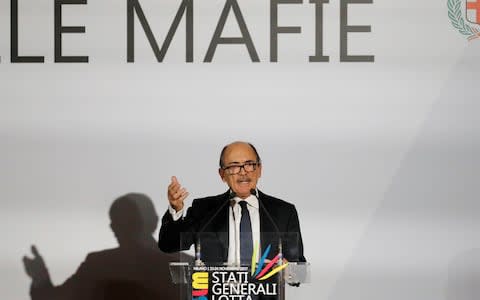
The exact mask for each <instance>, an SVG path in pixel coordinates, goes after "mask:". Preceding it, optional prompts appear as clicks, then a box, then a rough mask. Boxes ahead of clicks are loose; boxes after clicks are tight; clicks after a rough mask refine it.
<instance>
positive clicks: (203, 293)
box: [192, 266, 279, 300]
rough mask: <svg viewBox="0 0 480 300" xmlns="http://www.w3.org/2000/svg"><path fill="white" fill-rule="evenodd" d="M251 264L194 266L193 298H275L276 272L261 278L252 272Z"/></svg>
mask: <svg viewBox="0 0 480 300" xmlns="http://www.w3.org/2000/svg"><path fill="white" fill-rule="evenodd" d="M252 275H253V274H252V270H251V268H250V267H234V266H203V267H200V266H195V267H193V269H192V299H193V300H252V299H258V298H259V297H262V298H263V296H269V297H273V298H275V299H276V298H277V296H278V295H279V283H278V281H277V278H276V276H272V277H268V278H265V279H263V280H260V279H257V278H255V277H254V276H252Z"/></svg>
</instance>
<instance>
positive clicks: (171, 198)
mask: <svg viewBox="0 0 480 300" xmlns="http://www.w3.org/2000/svg"><path fill="white" fill-rule="evenodd" d="M167 194H168V202H169V203H170V205H171V206H172V207H173V208H174V209H175V211H179V210H181V209H183V201H184V200H185V198H187V197H188V195H189V193H188V192H187V190H186V189H185V188H184V187H182V186H181V185H180V183H179V182H178V179H177V177H175V176H172V181H171V182H170V184H169V185H168V193H167Z"/></svg>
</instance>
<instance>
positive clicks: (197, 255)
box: [195, 191, 236, 265]
mask: <svg viewBox="0 0 480 300" xmlns="http://www.w3.org/2000/svg"><path fill="white" fill-rule="evenodd" d="M235 196H236V194H235V192H233V191H230V194H229V195H228V200H227V201H225V202H224V203H222V204H221V205H220V206H219V207H218V209H217V210H216V211H215V213H214V214H213V215H212V216H211V217H210V218H209V219H208V220H207V222H205V223H204V224H203V226H202V227H201V228H200V230H199V231H197V238H196V240H197V243H196V245H195V264H196V265H201V264H202V246H201V242H200V235H201V234H202V233H203V231H204V230H205V228H207V226H208V225H209V224H210V223H211V222H212V221H213V219H215V217H216V216H217V215H218V214H219V213H220V211H221V210H222V209H223V208H224V207H225V205H227V204H230V205H231V201H232V199H233V198H235Z"/></svg>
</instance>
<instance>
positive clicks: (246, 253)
mask: <svg viewBox="0 0 480 300" xmlns="http://www.w3.org/2000/svg"><path fill="white" fill-rule="evenodd" d="M238 203H239V204H240V206H241V207H242V217H241V219H240V263H241V264H242V265H249V264H250V263H251V261H252V253H253V241H252V223H251V221H250V213H249V212H248V208H247V202H246V201H240V202H238Z"/></svg>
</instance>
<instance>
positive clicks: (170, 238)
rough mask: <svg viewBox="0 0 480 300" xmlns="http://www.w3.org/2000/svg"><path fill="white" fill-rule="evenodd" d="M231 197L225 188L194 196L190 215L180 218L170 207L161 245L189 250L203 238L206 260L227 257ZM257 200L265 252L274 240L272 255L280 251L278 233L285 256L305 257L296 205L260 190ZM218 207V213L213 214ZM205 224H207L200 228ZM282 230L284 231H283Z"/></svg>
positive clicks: (202, 243)
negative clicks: (217, 192)
mask: <svg viewBox="0 0 480 300" xmlns="http://www.w3.org/2000/svg"><path fill="white" fill-rule="evenodd" d="M229 197H230V196H229V192H226V193H224V194H221V195H217V196H212V197H206V198H202V199H195V200H193V203H192V207H190V208H189V209H188V211H187V215H186V216H185V217H184V218H182V219H180V220H178V221H173V218H172V216H171V214H170V213H169V212H168V211H167V212H166V213H165V215H164V216H163V218H162V227H161V228H160V234H159V239H158V245H159V247H160V249H161V250H163V251H165V252H174V251H180V250H186V249H189V248H190V246H191V245H192V244H194V243H196V241H197V240H198V238H200V245H201V255H202V260H203V261H204V262H209V263H215V262H217V263H218V262H225V261H227V257H228V240H229V236H228V235H229V228H228V226H229V225H228V224H229V209H231V208H230V205H228V203H229V200H230V199H229ZM258 200H259V202H261V203H259V214H260V239H261V245H262V253H263V251H264V249H265V248H266V247H267V246H268V245H269V244H271V245H272V249H271V251H270V255H269V258H270V259H272V258H273V257H274V256H275V255H276V254H277V253H278V245H279V240H280V239H279V237H281V241H282V247H283V257H284V258H286V259H287V260H289V261H306V260H305V257H304V256H303V243H302V236H301V233H300V224H299V222H298V214H297V210H296V209H295V206H294V205H292V204H290V203H288V202H285V201H283V200H280V199H277V198H274V197H272V196H269V195H266V194H264V193H262V192H260V191H259V197H258ZM219 209H220V210H219ZM218 210H219V212H218V214H217V216H215V217H213V215H214V214H215V212H217V211H218ZM269 215H270V216H271V218H270V217H269ZM212 217H213V218H212ZM204 226H205V228H204V229H203V230H201V229H202V228H203V227H204ZM276 227H277V228H278V230H277V228H276ZM199 231H201V232H199ZM279 232H281V233H282V234H281V235H280V234H279Z"/></svg>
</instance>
